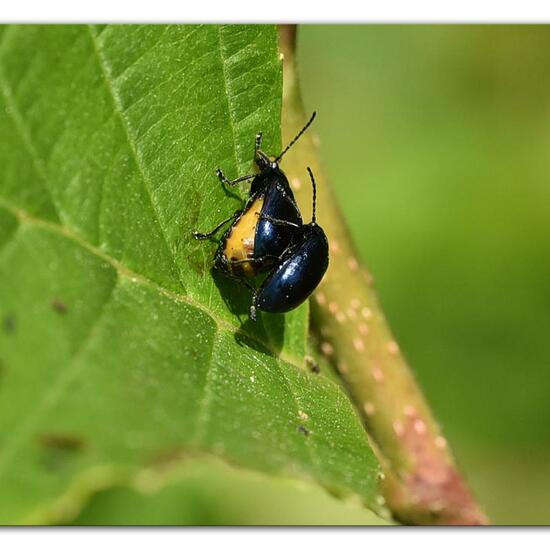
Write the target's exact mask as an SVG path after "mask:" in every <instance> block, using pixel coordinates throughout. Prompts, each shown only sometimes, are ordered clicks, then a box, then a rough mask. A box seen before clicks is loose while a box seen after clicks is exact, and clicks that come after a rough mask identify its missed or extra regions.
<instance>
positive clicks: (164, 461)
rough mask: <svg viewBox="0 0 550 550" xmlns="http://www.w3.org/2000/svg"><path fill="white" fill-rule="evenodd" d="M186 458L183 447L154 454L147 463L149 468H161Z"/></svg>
mask: <svg viewBox="0 0 550 550" xmlns="http://www.w3.org/2000/svg"><path fill="white" fill-rule="evenodd" d="M184 456H186V452H185V449H184V448H183V447H172V448H168V449H164V450H162V451H160V452H158V453H156V454H154V455H153V456H152V457H151V458H150V459H149V460H148V461H147V464H148V465H149V466H153V467H158V468H163V467H166V466H170V465H171V464H173V463H175V462H177V461H179V460H181V459H182V458H183V457H184Z"/></svg>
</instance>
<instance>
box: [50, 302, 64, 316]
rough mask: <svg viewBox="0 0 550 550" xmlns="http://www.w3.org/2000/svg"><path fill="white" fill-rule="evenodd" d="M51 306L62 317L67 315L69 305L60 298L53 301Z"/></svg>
mask: <svg viewBox="0 0 550 550" xmlns="http://www.w3.org/2000/svg"><path fill="white" fill-rule="evenodd" d="M51 306H52V308H53V310H54V311H56V312H57V313H59V314H60V315H64V314H65V313H67V304H65V303H63V302H62V301H61V300H59V299H58V298H54V299H53V300H52V301H51Z"/></svg>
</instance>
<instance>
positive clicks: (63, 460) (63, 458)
mask: <svg viewBox="0 0 550 550" xmlns="http://www.w3.org/2000/svg"><path fill="white" fill-rule="evenodd" d="M36 440H37V443H38V445H39V446H40V448H41V451H42V452H41V453H40V454H39V455H38V457H37V458H38V460H39V462H40V464H41V466H42V468H45V469H46V470H49V471H51V472H58V473H59V474H60V475H61V474H62V472H63V470H64V469H65V468H67V467H68V466H69V465H70V459H72V458H74V457H76V456H77V455H78V453H79V452H80V451H82V449H83V448H84V446H85V445H84V440H83V439H82V438H80V437H78V436H76V435H72V434H64V433H41V434H38V435H37V436H36Z"/></svg>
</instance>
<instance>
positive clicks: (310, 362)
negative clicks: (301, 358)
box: [305, 355, 321, 374]
mask: <svg viewBox="0 0 550 550" xmlns="http://www.w3.org/2000/svg"><path fill="white" fill-rule="evenodd" d="M305 362H306V365H307V366H308V367H309V370H310V371H311V372H313V373H315V374H319V373H320V372H321V368H320V367H319V363H317V361H315V359H313V357H311V355H306V357H305Z"/></svg>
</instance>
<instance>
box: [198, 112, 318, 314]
mask: <svg viewBox="0 0 550 550" xmlns="http://www.w3.org/2000/svg"><path fill="white" fill-rule="evenodd" d="M314 118H315V113H313V115H312V116H311V118H310V120H309V121H308V123H307V124H306V125H305V126H304V128H302V130H301V131H300V132H299V133H298V135H297V136H296V137H295V138H294V139H293V140H292V141H291V142H290V143H289V145H288V146H287V147H286V148H285V149H284V151H283V152H282V153H281V154H280V155H279V156H278V157H277V158H275V159H274V160H270V158H269V157H268V156H267V155H266V154H265V153H263V152H262V151H261V149H260V146H261V139H262V134H261V133H259V134H258V135H257V136H256V151H255V162H256V165H257V166H258V168H259V169H260V173H259V174H253V175H248V176H243V177H240V178H237V179H236V180H233V181H230V180H228V179H227V178H226V177H225V176H224V174H223V173H222V171H221V170H219V169H218V170H217V176H218V178H219V180H220V181H221V182H222V183H223V184H225V185H231V186H233V185H236V184H238V183H240V182H242V181H246V180H249V179H252V180H253V181H252V185H251V187H250V197H249V199H248V201H247V203H246V205H245V207H244V208H243V209H242V210H237V211H236V212H235V213H234V214H233V215H232V216H230V217H229V218H227V219H226V220H224V221H222V222H221V223H219V224H218V225H217V226H216V227H215V228H214V229H212V230H211V231H209V232H208V233H199V232H194V233H193V236H194V237H195V238H196V239H207V238H209V237H211V236H212V235H214V234H215V233H216V232H217V231H218V230H219V229H221V228H222V227H223V226H224V225H225V224H227V223H229V222H232V224H231V226H230V228H229V229H228V230H227V232H226V233H225V235H224V236H223V238H222V240H221V242H220V245H219V247H218V250H217V252H216V256H215V260H214V267H215V268H216V269H218V270H220V271H222V272H223V273H224V274H225V275H227V276H229V277H231V278H233V279H236V280H238V281H239V282H240V283H242V284H244V285H245V286H247V287H248V288H249V289H250V290H251V291H252V293H253V296H254V298H253V304H252V307H251V309H250V315H251V317H252V319H254V320H255V319H256V309H261V310H264V311H270V312H284V311H290V310H291V309H294V308H295V307H297V306H298V305H299V304H300V303H302V302H303V301H304V300H305V299H306V298H307V297H308V296H309V294H310V293H311V292H312V291H313V290H314V288H315V287H316V286H317V284H318V283H319V281H320V280H321V278H322V276H323V274H324V272H325V271H326V265H324V263H323V262H322V261H321V263H320V264H319V266H317V264H316V263H315V262H312V259H311V258H312V255H311V254H312V253H311V251H309V249H310V247H311V246H312V245H314V243H317V246H318V243H319V241H320V234H322V235H323V237H324V233H323V231H322V230H321V228H320V227H319V226H318V225H316V223H315V219H313V221H312V223H310V224H307V225H304V224H303V222H302V216H301V214H300V211H299V209H298V206H297V205H296V201H295V199H294V194H293V193H292V190H291V188H290V185H289V183H288V180H287V178H286V176H285V174H284V173H283V172H282V170H281V169H280V168H279V162H280V160H281V158H282V157H283V156H284V154H285V153H286V152H287V151H288V150H289V149H290V147H292V145H294V143H296V141H297V140H298V139H299V138H300V136H301V135H302V134H303V133H304V132H305V131H306V129H307V128H308V127H309V126H310V124H311V123H312V122H313V120H314ZM308 170H309V168H308ZM310 176H311V177H312V183H313V187H314V190H315V182H314V181H313V176H312V175H311V171H310ZM314 195H315V193H314ZM314 202H315V198H314ZM319 232H320V233H319ZM307 239H311V240H310V242H309V246H304V245H305V244H306V242H305V240H307ZM324 241H325V242H326V237H324ZM300 245H301V247H300ZM314 248H315V247H314ZM298 249H299V250H298ZM291 250H294V251H295V253H296V254H297V257H296V258H295V259H294V260H295V261H294V262H290V264H289V263H288V262H289V260H290V256H289V254H290V251H291ZM312 250H313V249H312ZM317 252H319V251H317ZM315 254H316V253H314V255H315ZM298 256H300V258H301V260H300V261H299V262H298V264H299V265H296V262H297V261H298ZM324 256H325V259H326V262H325V263H326V264H327V265H328V246H327V250H326V252H325V253H324ZM281 262H283V263H285V262H286V263H285V265H287V264H288V269H291V271H292V272H293V273H294V272H295V273H296V274H297V275H298V272H300V273H301V275H300V277H301V282H300V283H299V282H298V281H294V282H292V284H291V285H290V288H289V287H288V281H287V279H288V275H289V272H288V269H287V272H286V275H284V277H283V272H282V271H281V270H280V269H279V268H280V267H281V266H282V264H281ZM323 265H324V267H323ZM290 266H292V267H290ZM321 268H322V269H321ZM266 271H271V272H270V274H269V275H268V276H267V277H266V279H265V280H264V282H263V283H262V285H261V286H260V288H259V289H258V290H256V289H255V288H254V286H253V285H252V284H251V283H250V282H249V280H250V279H252V278H254V277H255V276H256V275H258V274H260V273H264V272H266ZM319 274H320V275H319ZM281 277H283V279H284V281H287V283H283V281H282V280H281V284H282V286H281V287H280V289H279V290H277V288H276V287H277V285H276V280H277V279H278V278H281ZM269 281H271V282H270V283H269ZM315 281H316V282H315ZM313 283H314V284H313ZM285 284H286V285H287V286H286V287H285ZM283 287H284V288H283ZM310 287H311V288H310ZM300 289H301V290H300ZM308 289H309V290H308ZM277 292H282V294H281V295H280V296H277Z"/></svg>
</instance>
